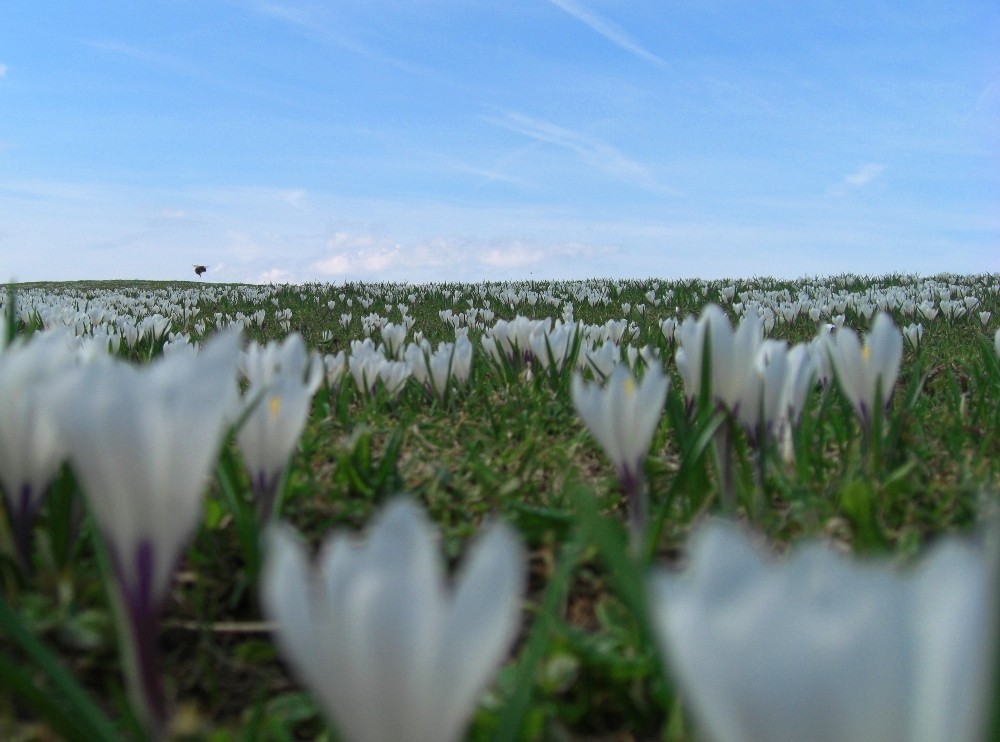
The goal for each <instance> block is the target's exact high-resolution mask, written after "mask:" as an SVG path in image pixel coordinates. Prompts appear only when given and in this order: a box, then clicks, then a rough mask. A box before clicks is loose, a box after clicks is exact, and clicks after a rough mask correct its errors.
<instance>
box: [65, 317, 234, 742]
mask: <svg viewBox="0 0 1000 742" xmlns="http://www.w3.org/2000/svg"><path fill="white" fill-rule="evenodd" d="M238 360H239V338H238V336H236V335H235V334H228V333H227V334H225V335H222V336H218V337H216V338H214V339H212V340H211V341H209V342H208V343H207V344H206V346H205V348H204V349H203V350H202V351H200V352H199V353H197V354H194V355H187V354H181V355H176V356H172V357H170V358H163V359H162V360H158V361H156V362H155V363H152V364H151V365H150V366H148V367H144V368H136V367H133V366H131V365H128V364H126V363H123V362H104V363H97V364H90V365H88V366H85V367H83V368H82V369H81V370H80V372H79V373H78V374H77V375H76V379H75V381H73V382H71V385H72V387H73V390H74V393H72V394H66V395H65V396H64V397H63V400H64V402H63V405H64V412H63V416H62V417H63V429H64V432H65V436H66V443H67V445H68V449H69V458H70V461H71V463H72V465H73V470H74V471H75V472H76V475H77V476H78V478H79V481H80V483H81V484H82V486H83V490H84V492H85V493H86V495H87V499H88V501H89V503H90V509H91V512H92V513H93V515H94V517H95V519H96V520H97V525H98V527H99V529H100V532H101V535H102V536H103V539H104V542H105V544H106V546H107V550H108V554H109V556H110V559H111V565H112V568H113V570H114V574H115V577H116V579H117V588H118V592H117V593H116V598H117V600H118V605H117V606H116V608H117V609H118V611H119V619H120V620H121V621H122V624H123V629H125V632H126V633H127V634H128V636H127V637H125V641H124V649H125V651H126V655H127V656H126V662H125V666H126V676H127V679H128V681H129V686H130V691H131V692H132V693H133V697H134V699H135V700H136V702H137V703H138V704H139V708H140V713H141V714H142V716H143V718H144V720H145V722H146V724H147V726H148V727H149V728H150V731H151V733H152V734H153V736H157V735H159V734H161V733H162V731H163V727H164V724H165V721H166V710H165V706H164V699H163V694H162V689H161V688H160V684H159V679H158V677H157V675H156V669H155V668H156V661H155V654H156V639H157V635H158V631H157V622H158V617H159V611H160V607H161V605H162V604H163V602H164V600H165V599H166V596H167V593H168V589H169V587H170V579H171V575H172V574H173V571H174V568H175V566H176V564H177V561H178V559H179V558H180V555H181V550H182V548H183V546H184V544H185V543H186V541H187V539H188V538H189V536H190V535H191V532H192V531H193V530H194V529H195V528H196V526H197V524H198V520H199V518H200V517H201V514H202V507H201V501H202V493H203V491H204V488H205V485H206V483H207V480H208V478H209V475H210V473H211V471H212V469H213V467H214V466H215V463H216V460H217V458H218V454H219V448H220V446H221V443H222V439H223V436H224V434H225V431H226V428H227V420H228V418H229V417H230V416H231V414H232V411H233V409H234V407H235V405H236V404H237V401H238V389H237V385H236V381H237V364H238Z"/></svg>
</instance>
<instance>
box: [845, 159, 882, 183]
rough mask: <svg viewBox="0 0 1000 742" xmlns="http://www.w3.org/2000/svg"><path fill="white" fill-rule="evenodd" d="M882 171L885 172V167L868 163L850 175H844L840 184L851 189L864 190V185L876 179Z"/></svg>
mask: <svg viewBox="0 0 1000 742" xmlns="http://www.w3.org/2000/svg"><path fill="white" fill-rule="evenodd" d="M883 170H885V165H879V164H878V163H875V162H869V163H867V164H865V165H862V166H861V167H859V168H858V169H857V170H855V171H854V172H853V173H851V174H850V175H845V176H844V180H843V181H842V183H843V185H846V186H850V187H851V188H864V187H865V186H866V185H868V184H869V183H871V182H872V181H874V180H875V179H876V178H878V177H879V176H880V175H881V174H882V171H883Z"/></svg>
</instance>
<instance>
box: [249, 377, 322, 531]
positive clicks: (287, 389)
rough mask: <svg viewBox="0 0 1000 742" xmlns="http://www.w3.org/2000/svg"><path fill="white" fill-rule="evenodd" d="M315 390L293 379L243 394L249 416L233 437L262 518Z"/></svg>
mask: <svg viewBox="0 0 1000 742" xmlns="http://www.w3.org/2000/svg"><path fill="white" fill-rule="evenodd" d="M314 392H315V388H314V387H312V386H309V385H306V384H303V383H302V381H301V380H300V379H298V378H296V377H293V376H287V375H286V376H283V377H280V378H277V379H275V380H274V381H272V382H271V383H270V384H268V385H266V386H265V387H264V388H263V389H260V390H259V391H258V390H255V389H254V388H253V387H251V388H250V389H249V390H248V391H247V404H249V405H252V407H251V408H250V412H249V414H248V415H247V417H246V420H244V421H243V425H242V427H240V429H239V432H238V433H237V434H236V443H237V444H238V445H239V448H240V453H241V454H242V456H243V463H244V465H245V466H246V470H247V474H248V475H249V477H250V487H251V489H252V490H253V494H254V499H255V500H256V502H257V509H258V512H259V513H260V514H261V517H262V518H265V519H266V518H269V517H271V513H272V511H273V509H274V505H275V497H276V496H277V492H278V485H279V484H280V482H281V477H282V475H283V474H284V473H285V469H286V468H287V467H288V460H289V458H290V457H291V455H292V452H293V451H294V450H295V447H296V446H297V445H298V443H299V438H300V437H301V436H302V431H303V430H304V429H305V426H306V423H307V422H308V420H309V411H310V409H311V408H312V398H313V393H314Z"/></svg>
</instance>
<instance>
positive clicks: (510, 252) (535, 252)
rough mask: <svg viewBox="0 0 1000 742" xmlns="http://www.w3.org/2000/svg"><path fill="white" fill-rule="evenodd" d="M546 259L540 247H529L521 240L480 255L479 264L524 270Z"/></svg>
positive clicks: (489, 249)
mask: <svg viewBox="0 0 1000 742" xmlns="http://www.w3.org/2000/svg"><path fill="white" fill-rule="evenodd" d="M544 259H545V250H544V249H543V248H542V247H541V246H540V245H527V244H525V243H524V242H521V241H520V240H515V241H513V242H510V243H507V244H505V245H501V246H498V247H491V248H488V249H487V250H485V251H484V252H482V253H480V255H479V262H481V263H484V264H486V265H489V266H494V267H497V268H523V267H525V266H527V265H535V264H537V263H540V262H542V260H544Z"/></svg>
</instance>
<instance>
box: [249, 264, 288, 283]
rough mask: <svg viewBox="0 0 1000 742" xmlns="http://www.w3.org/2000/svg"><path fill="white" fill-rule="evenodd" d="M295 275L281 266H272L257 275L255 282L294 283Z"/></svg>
mask: <svg viewBox="0 0 1000 742" xmlns="http://www.w3.org/2000/svg"><path fill="white" fill-rule="evenodd" d="M294 282H295V275H294V274H293V273H291V272H289V271H286V270H282V269H281V268H271V269H270V270H266V271H264V272H263V273H261V274H260V275H259V276H257V280H256V281H255V283H294Z"/></svg>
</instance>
